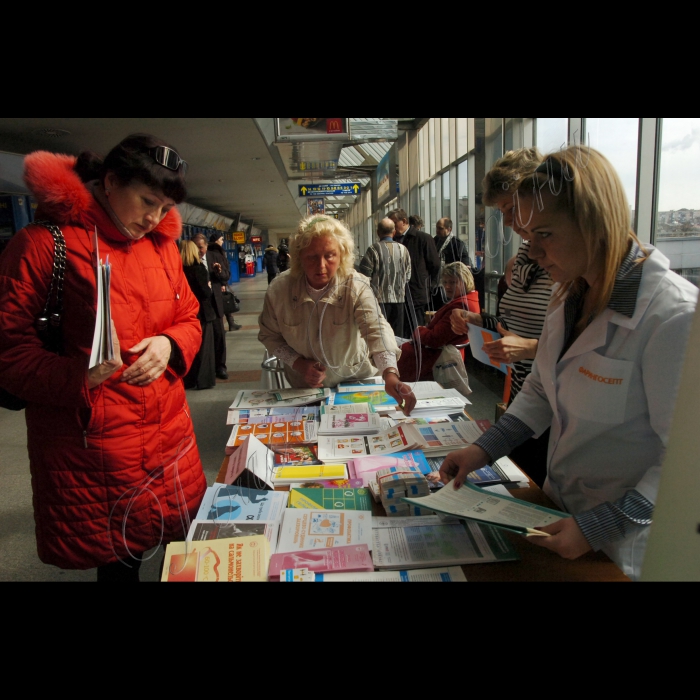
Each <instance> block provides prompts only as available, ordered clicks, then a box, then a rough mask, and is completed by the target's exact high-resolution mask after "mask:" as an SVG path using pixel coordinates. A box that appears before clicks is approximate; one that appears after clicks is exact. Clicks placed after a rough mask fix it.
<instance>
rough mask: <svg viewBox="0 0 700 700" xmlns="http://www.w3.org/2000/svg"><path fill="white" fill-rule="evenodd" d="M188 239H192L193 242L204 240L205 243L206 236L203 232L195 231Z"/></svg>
mask: <svg viewBox="0 0 700 700" xmlns="http://www.w3.org/2000/svg"><path fill="white" fill-rule="evenodd" d="M190 240H193V241H194V242H195V243H196V242H197V241H204V242H205V243H206V242H207V237H206V236H205V235H204V234H203V233H195V234H194V236H192V238H191V239H190Z"/></svg>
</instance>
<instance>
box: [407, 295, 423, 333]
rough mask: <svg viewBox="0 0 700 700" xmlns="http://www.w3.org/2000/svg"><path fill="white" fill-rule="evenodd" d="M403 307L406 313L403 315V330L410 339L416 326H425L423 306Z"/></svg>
mask: <svg viewBox="0 0 700 700" xmlns="http://www.w3.org/2000/svg"><path fill="white" fill-rule="evenodd" d="M404 306H405V307H406V313H405V314H404V319H405V320H404V324H403V326H404V327H403V329H404V332H405V333H406V337H408V338H410V337H411V335H412V334H413V331H415V330H416V328H418V326H424V325H425V304H421V305H420V306H411V305H409V304H408V303H406V304H404Z"/></svg>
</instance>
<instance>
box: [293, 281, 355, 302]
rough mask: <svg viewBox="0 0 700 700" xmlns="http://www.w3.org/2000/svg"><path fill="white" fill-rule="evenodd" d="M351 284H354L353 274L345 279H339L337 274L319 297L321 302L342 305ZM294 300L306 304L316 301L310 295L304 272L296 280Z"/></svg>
mask: <svg viewBox="0 0 700 700" xmlns="http://www.w3.org/2000/svg"><path fill="white" fill-rule="evenodd" d="M349 284H352V276H350V277H348V278H347V279H346V280H343V281H339V280H338V277H337V276H336V277H334V278H333V279H332V280H331V283H330V284H329V285H328V289H327V290H326V291H325V292H324V294H323V296H322V297H321V298H320V299H319V304H331V305H332V306H340V305H341V304H342V303H343V299H344V297H345V294H346V291H347V289H346V287H347V285H349ZM292 301H293V302H294V303H295V304H296V303H299V304H305V303H306V302H308V303H309V304H313V303H314V300H313V299H312V298H311V297H310V296H309V292H308V291H307V289H306V276H305V275H303V274H302V275H301V276H300V277H298V278H297V280H296V284H295V286H294V294H293V296H292Z"/></svg>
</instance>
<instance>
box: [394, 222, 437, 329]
mask: <svg viewBox="0 0 700 700" xmlns="http://www.w3.org/2000/svg"><path fill="white" fill-rule="evenodd" d="M389 218H390V219H391V220H392V221H393V222H394V226H395V227H396V232H397V233H398V234H399V236H403V240H402V243H403V245H405V246H406V248H408V252H409V255H410V256H411V280H410V282H409V284H408V288H409V296H408V298H407V299H406V322H405V323H404V331H405V332H406V333H412V332H413V331H414V330H415V329H416V328H417V327H418V326H422V325H423V323H424V322H425V310H426V307H427V305H428V299H429V298H430V291H431V289H432V288H433V287H434V286H435V283H436V282H437V280H438V275H439V274H440V256H439V255H438V252H437V250H436V248H435V243H434V242H433V239H432V238H431V237H430V236H429V235H428V234H427V233H424V232H423V231H419V230H418V229H416V228H414V227H413V226H411V225H410V224H409V223H408V215H407V214H406V212H405V211H404V210H403V209H395V210H394V211H392V212H389ZM394 240H396V238H394Z"/></svg>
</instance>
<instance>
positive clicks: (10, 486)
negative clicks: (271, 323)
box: [0, 275, 503, 581]
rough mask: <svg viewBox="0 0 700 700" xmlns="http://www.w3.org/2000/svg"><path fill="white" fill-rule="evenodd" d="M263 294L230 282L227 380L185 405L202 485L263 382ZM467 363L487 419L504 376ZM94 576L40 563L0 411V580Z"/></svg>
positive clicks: (14, 422)
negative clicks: (234, 303)
mask: <svg viewBox="0 0 700 700" xmlns="http://www.w3.org/2000/svg"><path fill="white" fill-rule="evenodd" d="M266 290H267V275H258V277H256V278H255V279H250V278H246V279H243V280H242V281H241V282H240V284H237V285H235V292H236V295H237V296H238V297H239V298H240V299H241V312H240V313H238V314H236V322H237V323H240V324H241V325H242V328H241V330H238V331H230V332H228V333H227V334H226V345H227V353H228V360H227V364H228V374H229V378H228V380H226V381H221V380H218V381H217V385H216V386H215V387H213V388H212V389H208V390H206V391H197V390H190V391H188V392H187V400H188V403H189V405H190V410H191V415H192V420H193V422H194V426H195V432H196V435H197V444H198V447H199V451H200V454H201V457H202V464H203V465H204V470H205V473H206V475H207V481H208V482H209V483H210V484H211V483H213V481H214V479H215V477H216V474H217V473H218V471H219V468H220V466H221V462H222V459H223V456H224V445H225V444H226V441H227V439H228V436H229V433H230V429H229V428H227V426H226V424H225V423H226V410H227V408H228V407H229V406H230V405H231V402H232V401H233V399H234V398H235V396H236V394H237V392H238V391H240V390H241V389H257V388H259V387H260V386H261V383H262V382H263V380H264V378H263V372H262V370H261V363H262V361H263V358H264V354H265V350H264V348H263V346H262V345H261V344H260V342H259V341H258V325H257V319H258V315H259V314H260V312H261V310H262V305H263V299H264V296H265V292H266ZM477 364H478V363H475V362H474V361H473V360H471V358H468V360H467V369H468V370H469V379H470V384H471V388H472V390H473V391H474V393H473V394H472V396H471V397H470V400H471V402H472V405H471V406H468V407H467V410H468V412H469V413H470V414H471V415H472V417H473V418H478V419H482V418H488V419H490V420H493V417H494V412H495V404H496V402H497V401H499V400H500V394H501V392H502V391H503V375H499V374H498V373H497V372H496V371H495V370H491V369H489V368H487V367H485V366H483V365H478V366H476V365H477ZM152 554H153V558H152V559H151V560H150V561H148V562H145V563H144V565H143V566H142V569H141V579H142V580H144V581H157V580H158V575H159V568H160V563H161V560H162V554H161V553H160V552H156V551H154V552H153V553H152ZM94 580H95V571H94V570H91V571H62V570H60V569H57V568H55V567H53V566H47V565H45V564H42V563H41V562H40V561H39V558H38V557H37V554H36V539H35V535H34V519H33V514H32V494H31V483H30V477H29V460H28V457H27V448H26V427H25V424H24V413H23V412H20V413H13V412H11V411H6V410H3V409H0V581H94Z"/></svg>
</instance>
